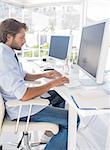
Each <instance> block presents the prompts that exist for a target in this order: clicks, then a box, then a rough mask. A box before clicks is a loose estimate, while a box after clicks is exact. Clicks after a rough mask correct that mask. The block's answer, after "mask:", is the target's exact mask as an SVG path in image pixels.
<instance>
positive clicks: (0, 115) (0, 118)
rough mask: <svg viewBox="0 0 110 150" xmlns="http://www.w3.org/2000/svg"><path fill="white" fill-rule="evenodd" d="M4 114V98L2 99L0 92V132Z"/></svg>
mask: <svg viewBox="0 0 110 150" xmlns="http://www.w3.org/2000/svg"><path fill="white" fill-rule="evenodd" d="M4 115H5V106H4V100H3V98H2V95H1V93H0V132H1V129H2V124H3V119H4Z"/></svg>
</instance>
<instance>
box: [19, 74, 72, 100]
mask: <svg viewBox="0 0 110 150" xmlns="http://www.w3.org/2000/svg"><path fill="white" fill-rule="evenodd" d="M68 82H69V80H68V78H66V77H60V78H58V79H55V80H53V81H51V82H49V83H47V84H44V85H42V86H39V87H29V88H27V90H26V92H25V94H24V96H23V97H22V98H21V100H22V101H27V100H29V99H32V98H34V97H37V96H40V95H42V94H44V93H45V92H47V91H48V90H49V89H50V88H53V87H56V86H59V85H63V84H64V83H68Z"/></svg>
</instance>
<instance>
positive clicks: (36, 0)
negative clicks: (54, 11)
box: [1, 0, 82, 8]
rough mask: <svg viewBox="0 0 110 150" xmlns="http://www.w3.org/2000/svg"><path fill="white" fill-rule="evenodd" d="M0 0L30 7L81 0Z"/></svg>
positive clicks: (72, 2) (73, 2)
mask: <svg viewBox="0 0 110 150" xmlns="http://www.w3.org/2000/svg"><path fill="white" fill-rule="evenodd" d="M1 1H2V2H6V3H8V4H12V5H15V6H19V7H25V8H27V7H29V8H31V7H38V6H46V5H60V4H64V5H66V4H80V3H81V1H82V0H1Z"/></svg>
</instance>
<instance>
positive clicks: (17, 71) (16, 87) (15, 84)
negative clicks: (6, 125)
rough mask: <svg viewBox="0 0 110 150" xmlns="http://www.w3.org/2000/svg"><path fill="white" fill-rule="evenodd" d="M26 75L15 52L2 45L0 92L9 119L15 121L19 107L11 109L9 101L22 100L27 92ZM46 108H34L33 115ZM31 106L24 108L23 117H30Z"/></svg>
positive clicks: (0, 49)
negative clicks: (8, 104)
mask: <svg viewBox="0 0 110 150" xmlns="http://www.w3.org/2000/svg"><path fill="white" fill-rule="evenodd" d="M25 75H26V73H25V72H24V71H23V68H22V65H21V64H20V63H19V62H18V61H17V59H16V58H15V52H14V51H13V50H12V49H11V48H10V47H8V46H7V45H6V44H4V43H0V92H1V94H2V97H3V99H4V101H5V104H6V112H7V115H8V117H9V118H10V119H11V120H13V119H16V118H17V117H18V110H19V107H16V108H12V107H11V108H9V107H8V106H7V103H6V102H7V101H9V100H20V99H21V98H22V97H23V95H24V94H25V92H26V90H27V86H26V85H25V80H24V77H25ZM43 108H45V106H33V108H32V112H31V115H33V114H35V113H37V112H39V111H40V110H42V109H43ZM28 111H29V106H23V108H22V112H21V117H25V116H27V115H28Z"/></svg>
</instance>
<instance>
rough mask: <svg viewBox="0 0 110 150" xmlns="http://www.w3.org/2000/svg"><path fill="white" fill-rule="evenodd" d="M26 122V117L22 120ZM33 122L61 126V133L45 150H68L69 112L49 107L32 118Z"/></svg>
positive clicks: (53, 138)
mask: <svg viewBox="0 0 110 150" xmlns="http://www.w3.org/2000/svg"><path fill="white" fill-rule="evenodd" d="M21 120H23V121H26V117H24V118H21ZM30 121H32V122H51V123H55V124H58V125H59V132H58V134H57V135H55V136H53V137H52V139H51V140H50V141H49V142H48V144H47V145H46V148H45V150H67V137H68V135H67V130H68V127H67V126H68V125H67V122H68V111H67V110H64V109H62V108H55V107H52V106H47V107H46V108H44V109H43V110H41V111H40V112H38V113H37V114H35V115H32V116H31V118H30Z"/></svg>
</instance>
